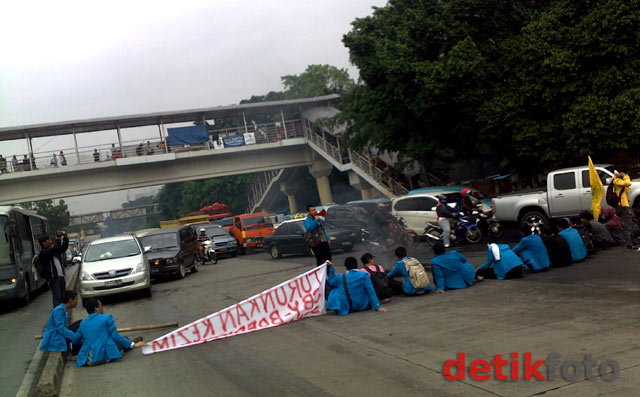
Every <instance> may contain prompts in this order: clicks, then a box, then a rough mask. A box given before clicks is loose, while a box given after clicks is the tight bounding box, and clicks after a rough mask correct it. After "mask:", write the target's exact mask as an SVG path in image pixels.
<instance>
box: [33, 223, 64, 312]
mask: <svg viewBox="0 0 640 397" xmlns="http://www.w3.org/2000/svg"><path fill="white" fill-rule="evenodd" d="M38 242H39V243H40V246H41V247H42V248H41V250H40V253H39V254H38V260H37V264H36V266H37V269H38V273H39V274H40V276H41V277H42V278H44V279H45V280H47V283H48V284H49V288H50V289H51V297H52V299H53V307H56V306H58V305H59V304H61V303H63V302H62V294H63V293H64V291H65V290H66V283H65V280H64V265H63V263H62V262H61V261H60V257H61V256H62V255H63V254H64V253H65V252H66V251H67V248H68V247H69V238H68V237H67V233H66V232H60V231H58V232H56V242H55V243H52V242H51V238H49V236H47V235H42V236H40V238H39V239H38Z"/></svg>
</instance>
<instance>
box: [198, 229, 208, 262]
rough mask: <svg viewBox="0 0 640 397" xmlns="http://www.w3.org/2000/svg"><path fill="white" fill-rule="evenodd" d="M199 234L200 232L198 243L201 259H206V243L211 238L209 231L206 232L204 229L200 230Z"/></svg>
mask: <svg viewBox="0 0 640 397" xmlns="http://www.w3.org/2000/svg"><path fill="white" fill-rule="evenodd" d="M198 232H199V234H198V242H199V243H200V257H201V258H205V255H204V242H205V241H209V240H211V239H210V238H209V236H207V231H206V230H204V228H203V227H201V228H200V229H199V230H198Z"/></svg>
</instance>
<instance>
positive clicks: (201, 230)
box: [198, 227, 206, 233]
mask: <svg viewBox="0 0 640 397" xmlns="http://www.w3.org/2000/svg"><path fill="white" fill-rule="evenodd" d="M198 231H199V232H200V233H205V232H206V230H204V228H203V227H201V228H200V230H198Z"/></svg>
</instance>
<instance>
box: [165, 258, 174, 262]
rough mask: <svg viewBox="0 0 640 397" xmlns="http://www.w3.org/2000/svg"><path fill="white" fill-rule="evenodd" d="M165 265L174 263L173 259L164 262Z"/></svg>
mask: <svg viewBox="0 0 640 397" xmlns="http://www.w3.org/2000/svg"><path fill="white" fill-rule="evenodd" d="M164 262H165V263H173V259H167V260H165V261H164Z"/></svg>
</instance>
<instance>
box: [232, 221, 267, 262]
mask: <svg viewBox="0 0 640 397" xmlns="http://www.w3.org/2000/svg"><path fill="white" fill-rule="evenodd" d="M272 233H273V223H272V222H271V218H269V213H267V212H256V213H253V214H242V215H236V216H234V217H233V225H232V226H231V235H232V236H233V237H234V238H235V239H236V240H237V241H238V251H239V253H240V254H246V253H253V252H254V251H255V249H256V248H262V246H263V244H264V237H265V236H269V235H271V234H272Z"/></svg>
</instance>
